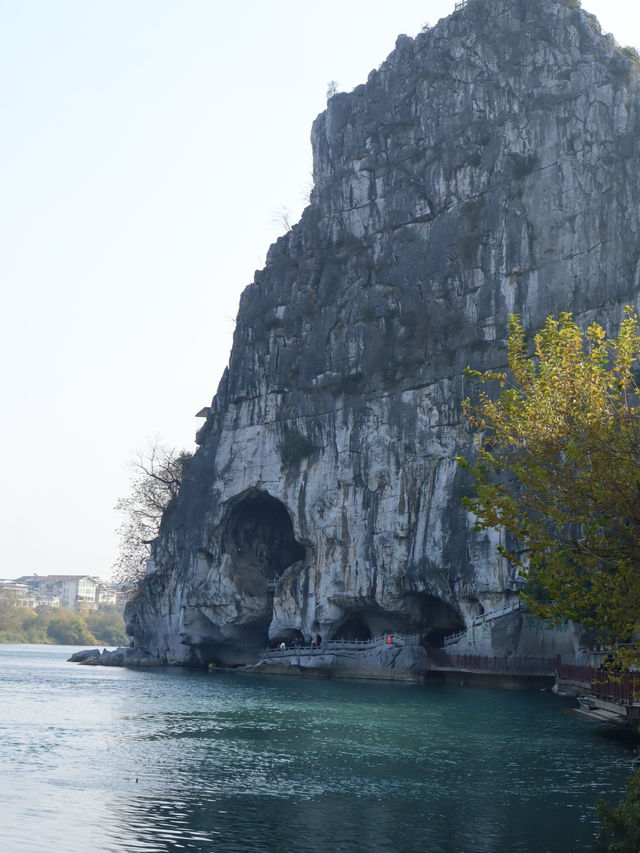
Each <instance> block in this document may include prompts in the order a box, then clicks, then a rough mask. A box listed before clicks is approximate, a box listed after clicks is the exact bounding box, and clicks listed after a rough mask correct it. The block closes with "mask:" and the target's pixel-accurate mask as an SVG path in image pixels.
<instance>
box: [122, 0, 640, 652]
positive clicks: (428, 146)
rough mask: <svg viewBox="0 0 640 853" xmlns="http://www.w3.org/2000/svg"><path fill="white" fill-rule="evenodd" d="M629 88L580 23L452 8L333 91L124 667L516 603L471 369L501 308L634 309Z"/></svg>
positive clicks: (502, 330)
mask: <svg viewBox="0 0 640 853" xmlns="http://www.w3.org/2000/svg"><path fill="white" fill-rule="evenodd" d="M638 81H639V70H638V66H637V65H636V63H635V60H634V57H633V56H632V55H630V54H629V53H628V52H627V53H625V52H624V51H622V50H621V49H620V48H619V47H618V46H617V45H616V44H615V42H614V41H613V40H612V38H611V37H610V36H606V35H603V34H602V33H601V31H600V27H599V25H598V23H597V21H596V19H595V18H593V17H592V16H590V15H588V14H586V13H585V12H583V11H580V10H574V9H571V8H569V7H568V6H567V5H566V3H564V2H555V0H469V2H468V4H467V5H466V7H465V8H464V9H462V10H460V11H458V12H455V13H454V14H452V15H451V16H449V17H448V18H446V19H444V20H442V21H440V22H439V23H438V24H437V25H436V26H435V27H433V28H432V29H431V30H429V31H428V32H425V33H422V34H420V35H418V36H417V37H416V38H415V39H412V38H409V37H407V36H400V37H399V38H398V40H397V44H396V48H395V50H394V51H393V52H392V53H391V55H390V56H389V57H388V59H387V60H386V62H384V63H383V64H382V65H381V66H380V68H379V69H378V70H377V71H373V72H371V74H370V75H369V78H368V80H367V82H366V83H365V84H363V85H361V86H359V87H358V88H357V89H355V90H354V91H353V92H351V93H349V94H337V95H335V96H334V97H332V98H331V100H330V101H329V103H328V106H327V110H326V112H324V113H322V114H321V115H320V116H319V117H318V118H317V120H316V121H315V123H314V125H313V130H312V144H313V154H314V180H315V187H314V190H313V193H312V199H311V203H310V205H309V207H308V208H307V209H306V210H305V211H304V213H303V215H302V218H301V220H300V222H299V223H298V224H297V225H296V226H294V227H293V228H292V229H291V231H289V232H288V233H287V234H285V235H284V236H283V237H282V238H280V239H279V240H278V242H277V243H276V244H275V245H273V246H272V247H271V249H270V251H269V254H268V257H267V264H266V266H265V268H264V269H263V270H262V271H259V272H257V273H256V276H255V280H254V282H253V283H252V284H250V285H249V286H248V287H247V288H246V290H245V291H244V293H243V295H242V299H241V303H240V309H239V313H238V318H237V326H236V330H235V335H234V343H233V349H232V352H231V356H230V361H229V365H228V368H227V370H226V371H225V373H224V376H223V378H222V381H221V382H220V385H219V388H218V392H217V394H216V395H215V397H214V399H213V402H212V404H211V407H210V408H209V410H208V415H207V417H206V422H205V424H204V426H203V427H202V429H201V430H200V432H199V433H198V443H199V449H198V452H197V453H196V455H195V457H194V460H193V462H192V464H191V466H190V468H189V471H188V472H187V475H186V477H185V480H184V483H183V487H182V491H181V495H180V498H179V500H178V502H177V504H176V506H175V507H173V508H172V511H171V513H170V514H169V515H167V516H166V517H165V518H164V521H163V525H162V530H161V535H160V538H159V540H158V541H157V543H156V547H155V562H156V566H157V570H156V571H155V572H154V573H153V574H151V575H149V576H148V577H147V580H146V582H145V583H144V585H143V588H142V591H141V594H140V596H139V597H138V598H137V599H136V600H135V601H134V602H133V603H132V604H130V605H129V607H128V609H127V623H128V630H129V632H130V633H131V634H132V635H133V637H134V641H135V646H136V648H137V649H138V650H139V651H140V652H143V653H148V654H149V655H151V656H153V657H154V658H159V659H161V660H164V661H167V662H184V663H197V662H206V661H218V662H220V663H240V662H243V661H246V660H248V659H251V658H252V657H256V656H257V655H258V652H259V649H260V648H261V647H263V646H265V645H266V644H267V642H268V641H271V642H274V641H279V640H280V639H284V640H295V639H298V640H308V638H309V636H310V635H311V634H312V633H315V632H319V633H320V634H321V635H322V636H323V637H325V638H326V639H331V638H333V637H345V638H348V637H353V638H360V639H364V638H366V637H368V636H374V635H377V634H379V633H382V632H385V631H402V632H405V633H411V632H417V633H420V634H421V635H422V636H423V637H425V638H427V639H429V640H430V641H432V642H435V643H437V642H438V641H439V640H440V639H441V637H442V636H443V635H444V634H451V633H454V632H456V631H460V630H461V629H463V628H465V627H466V626H467V625H468V624H470V623H471V621H472V620H473V618H474V617H477V616H478V615H479V614H481V613H482V612H483V611H495V610H496V609H498V608H501V607H504V606H505V605H508V604H509V602H510V601H512V600H513V599H514V598H515V597H516V596H517V594H518V592H517V590H518V580H517V578H515V577H514V576H513V574H512V572H511V571H510V569H509V567H508V566H507V564H506V563H505V562H504V561H503V560H502V559H500V558H499V557H498V555H497V551H496V546H497V544H498V536H497V534H495V535H492V534H486V533H485V534H480V533H474V532H473V531H472V521H473V520H472V519H471V518H470V517H469V515H468V514H467V513H466V511H465V510H464V509H463V508H462V506H461V503H460V498H461V496H462V495H463V494H464V493H465V490H466V489H467V488H468V483H467V482H466V481H465V479H464V476H463V474H462V473H461V471H460V470H459V469H458V468H457V466H456V462H455V458H456V456H457V455H459V454H466V453H469V452H470V447H471V441H472V436H471V435H470V434H469V432H468V430H467V428H466V427H465V425H464V423H463V422H462V419H461V401H462V400H463V399H464V397H465V396H467V395H468V394H469V393H473V392H474V389H473V387H472V386H471V385H470V384H469V380H468V379H467V378H466V377H465V376H464V375H463V370H464V368H465V366H467V365H472V366H473V367H475V368H478V369H487V368H493V367H497V366H501V365H503V364H504V362H505V338H506V324H507V318H508V315H509V313H511V312H518V313H520V314H521V315H522V318H523V321H524V323H525V325H526V327H527V328H528V329H531V330H535V329H537V328H538V327H540V326H541V325H542V323H543V322H544V320H545V318H546V317H547V316H548V315H549V314H552V313H557V312H559V311H566V310H569V311H573V312H574V313H575V315H576V316H577V317H578V319H579V320H580V322H581V323H585V324H586V323H588V322H590V321H591V320H593V319H597V320H598V321H599V322H601V323H603V324H605V325H606V326H608V327H610V328H611V329H612V330H615V328H616V327H617V324H618V322H619V320H620V317H621V314H622V306H623V305H624V304H626V303H630V302H631V303H636V300H637V295H638V291H639V289H640V266H639V259H640V238H639V233H638V231H639V221H638V217H639V212H640V186H639V183H640V170H639V169H638V162H639V159H638V154H639V142H638V140H640V132H639V130H640V128H639V124H640V122H639V116H640V112H639V87H638ZM514 620H516V617H514ZM516 621H517V620H516ZM500 624H501V625H502V626H503V627H502V628H501V630H502V634H503V635H504V636H505V637H508V638H509V639H508V643H509V644H511V646H512V647H516V646H517V644H518V638H517V637H516V636H511V634H513V633H514V631H513V630H511V629H510V630H505V629H504V622H502V623H500ZM514 624H515V621H514ZM530 639H531V638H530V636H528V639H527V643H529V644H530ZM505 642H506V641H505ZM494 646H495V644H494ZM534 651H538V652H539V653H544V649H543V648H542V647H541V648H540V649H537V650H535V649H534Z"/></svg>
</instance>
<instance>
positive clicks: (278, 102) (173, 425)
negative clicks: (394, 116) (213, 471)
mask: <svg viewBox="0 0 640 853" xmlns="http://www.w3.org/2000/svg"><path fill="white" fill-rule="evenodd" d="M453 5H454V3H453V0H446V2H445V0H421V2H417V0H394V2H393V3H391V2H389V0H348V2H337V0H323V2H322V3H318V4H316V3H314V4H311V3H305V2H301V0H269V2H266V0H236V2H234V3H231V2H224V3H223V2H218V0H182V2H179V0H0V102H1V104H2V116H3V122H2V125H3V128H2V134H1V135H0V282H1V284H2V295H3V299H2V312H1V314H0V318H1V320H0V322H1V334H0V357H1V364H2V374H1V376H2V384H1V391H2V400H3V417H2V420H1V421H0V439H1V442H2V447H3V449H4V453H5V463H4V465H3V470H4V472H5V478H4V488H3V489H2V492H1V497H0V518H2V523H1V528H0V577H15V576H18V575H20V574H26V573H32V572H38V573H39V574H46V573H79V572H85V571H86V572H87V573H90V574H96V575H100V576H103V577H108V576H109V573H110V567H111V564H112V563H113V560H114V559H115V554H116V547H117V539H116V536H115V532H114V531H115V528H116V527H117V525H118V523H119V521H118V518H117V516H116V514H115V513H114V511H113V506H114V504H115V502H116V501H117V499H118V498H119V497H120V496H122V495H123V494H125V493H126V491H127V484H128V475H129V472H128V470H127V462H128V461H129V460H130V459H131V458H132V457H133V455H134V454H135V451H136V449H137V448H140V447H143V446H144V444H145V442H146V441H147V439H148V438H149V437H152V436H153V435H155V434H160V435H161V436H162V437H163V438H164V439H165V440H166V442H167V443H168V444H171V445H175V446H179V447H186V448H188V449H192V448H193V436H194V433H195V430H196V428H197V426H198V424H199V422H197V421H196V420H195V418H194V414H195V412H196V411H198V409H200V408H201V407H202V406H204V405H208V404H209V402H210V401H211V397H212V396H213V394H214V392H215V390H216V387H217V384H218V380H219V378H220V375H221V374H222V371H223V370H224V367H225V365H226V361H227V356H228V352H229V347H230V343H231V334H232V331H233V319H234V317H235V313H236V309H237V303H238V298H239V295H240V292H241V291H242V289H243V288H244V287H245V286H246V285H247V284H248V283H249V282H250V281H251V279H252V277H253V272H254V270H255V269H257V268H260V267H262V265H263V263H264V258H265V254H266V251H267V249H268V247H269V244H270V243H271V242H272V241H273V240H274V239H276V238H277V236H278V234H279V233H281V231H282V226H281V225H280V224H279V223H278V221H277V215H278V213H279V211H280V210H281V209H282V208H283V207H284V208H287V209H288V211H289V214H290V218H291V220H292V221H294V220H295V219H297V217H298V215H299V213H300V211H301V210H302V208H303V206H304V204H305V198H306V195H307V194H308V191H309V188H310V183H311V175H310V170H311V151H310V145H309V132H310V129H311V122H312V121H313V119H314V118H315V116H316V115H317V114H318V113H319V112H320V111H321V110H322V109H323V108H324V106H325V103H326V88H327V83H328V82H329V81H330V80H332V79H333V80H336V81H337V82H338V85H339V88H340V89H351V88H353V87H354V86H356V85H357V84H358V83H361V82H364V81H365V80H366V78H367V75H368V73H369V71H370V70H371V69H372V68H374V67H376V66H377V65H379V64H380V63H381V62H382V61H383V60H384V59H385V57H386V56H387V55H388V54H389V53H390V51H391V50H392V49H393V46H394V43H395V39H396V36H397V35H398V34H399V33H402V32H405V33H408V34H410V35H415V34H416V33H417V32H418V31H419V30H420V29H421V27H422V25H423V24H424V23H425V22H427V21H428V22H430V23H432V24H433V23H435V22H436V21H437V20H438V19H439V18H440V17H443V16H444V15H446V14H448V13H449V12H450V11H452V9H453ZM583 5H584V6H585V7H586V8H587V9H588V10H589V11H592V12H594V13H595V14H596V15H598V17H599V18H600V21H601V23H602V25H603V28H604V29H605V30H609V31H612V32H613V33H614V35H615V36H616V38H617V39H618V41H619V42H620V43H622V44H632V45H635V46H640V11H636V7H637V4H636V3H632V2H631V0H608V2H604V0H593V2H585V3H583Z"/></svg>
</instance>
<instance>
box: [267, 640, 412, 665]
mask: <svg viewBox="0 0 640 853" xmlns="http://www.w3.org/2000/svg"><path fill="white" fill-rule="evenodd" d="M419 645H420V637H419V636H418V634H381V635H380V636H379V637H373V638H372V639H370V640H330V641H329V642H327V643H325V642H321V643H320V644H319V645H316V644H315V643H314V644H313V645H311V644H307V645H300V644H299V643H292V644H291V645H289V646H286V647H285V648H284V649H281V648H280V647H279V646H276V647H275V648H272V649H263V650H262V652H261V653H260V656H261V657H262V658H263V659H265V660H271V659H274V658H281V657H283V658H285V657H291V655H300V656H302V657H310V656H313V655H324V654H334V653H336V652H337V653H340V652H363V651H367V650H369V649H376V648H379V647H384V646H395V647H398V646H419Z"/></svg>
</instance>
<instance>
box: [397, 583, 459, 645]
mask: <svg viewBox="0 0 640 853" xmlns="http://www.w3.org/2000/svg"><path fill="white" fill-rule="evenodd" d="M404 606H405V609H406V612H407V623H406V630H407V633H417V634H419V635H420V641H421V643H422V644H423V645H424V646H432V647H433V648H442V647H443V646H444V640H445V637H448V636H449V635H451V634H457V633H458V632H459V631H464V630H465V629H466V623H465V621H464V618H463V616H462V614H461V613H460V612H459V611H458V610H457V609H456V608H455V607H453V605H451V604H449V603H448V602H446V601H443V600H442V599H441V598H438V597H437V596H435V595H429V594H428V593H423V592H414V593H409V594H408V595H406V596H405V597H404Z"/></svg>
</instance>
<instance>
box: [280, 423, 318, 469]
mask: <svg viewBox="0 0 640 853" xmlns="http://www.w3.org/2000/svg"><path fill="white" fill-rule="evenodd" d="M315 449H316V448H315V446H314V445H313V444H312V443H311V442H310V441H309V439H308V438H307V437H306V436H304V435H302V434H301V433H299V432H298V430H297V429H292V428H289V427H288V428H287V429H285V431H284V437H283V440H282V444H281V445H280V447H279V450H280V459H281V460H282V464H283V466H284V467H285V468H288V467H289V466H291V465H297V464H298V463H300V462H301V461H302V460H303V459H305V458H306V457H307V456H311V454H312V453H313V451H314V450H315Z"/></svg>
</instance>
